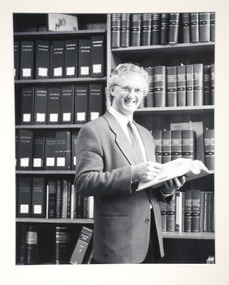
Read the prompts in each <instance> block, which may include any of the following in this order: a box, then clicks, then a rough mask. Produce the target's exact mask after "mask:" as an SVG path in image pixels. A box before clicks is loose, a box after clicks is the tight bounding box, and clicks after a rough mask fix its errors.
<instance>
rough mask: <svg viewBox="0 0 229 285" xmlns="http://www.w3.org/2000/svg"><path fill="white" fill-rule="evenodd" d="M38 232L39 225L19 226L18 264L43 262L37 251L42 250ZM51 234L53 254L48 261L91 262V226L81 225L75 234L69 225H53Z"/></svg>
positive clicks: (64, 262)
mask: <svg viewBox="0 0 229 285" xmlns="http://www.w3.org/2000/svg"><path fill="white" fill-rule="evenodd" d="M40 232H41V230H40V226H39V225H36V224H32V225H26V224H22V225H21V226H20V233H19V238H20V244H19V250H18V255H17V263H18V264H24V265H34V264H40V263H42V262H43V260H41V258H40V256H39V251H40V250H42V249H41V247H42V237H41V235H40ZM52 235H53V236H52V237H51V239H52V240H53V242H52V243H51V244H50V246H51V247H52V249H51V252H52V253H53V256H52V257H51V260H50V262H52V263H53V264H69V263H70V264H89V263H90V262H91V259H92V236H93V230H92V229H91V228H89V227H86V226H83V227H82V228H81V231H80V233H79V234H78V235H77V234H75V233H74V232H72V230H71V228H70V226H66V225H64V226H55V229H54V231H52ZM49 238H50V237H49ZM46 242H47V241H46ZM46 242H45V244H46ZM46 250H47V249H46Z"/></svg>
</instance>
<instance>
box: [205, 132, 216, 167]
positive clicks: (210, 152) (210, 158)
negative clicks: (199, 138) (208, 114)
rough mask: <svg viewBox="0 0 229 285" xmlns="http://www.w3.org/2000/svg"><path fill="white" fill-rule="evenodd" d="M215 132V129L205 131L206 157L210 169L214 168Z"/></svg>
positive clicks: (206, 163)
mask: <svg viewBox="0 0 229 285" xmlns="http://www.w3.org/2000/svg"><path fill="white" fill-rule="evenodd" d="M214 149H215V134H214V129H206V130H205V131H204V159H205V165H206V167H207V168H208V169H209V170H214V158H215V150H214Z"/></svg>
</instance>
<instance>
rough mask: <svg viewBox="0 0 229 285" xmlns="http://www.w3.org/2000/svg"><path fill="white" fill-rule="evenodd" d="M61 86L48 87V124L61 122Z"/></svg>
mask: <svg viewBox="0 0 229 285" xmlns="http://www.w3.org/2000/svg"><path fill="white" fill-rule="evenodd" d="M60 92H61V88H60V87H49V88H48V98H47V99H48V102H47V103H48V106H47V108H48V110H47V113H48V118H47V123H48V124H59V123H60V95H61V93H60Z"/></svg>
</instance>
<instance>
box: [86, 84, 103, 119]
mask: <svg viewBox="0 0 229 285" xmlns="http://www.w3.org/2000/svg"><path fill="white" fill-rule="evenodd" d="M102 99H103V86H102V84H89V102H88V106H89V107H88V110H89V111H88V115H89V118H88V119H89V121H90V120H95V119H97V118H98V117H100V116H101V115H102V103H103V100H102Z"/></svg>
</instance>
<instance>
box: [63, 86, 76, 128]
mask: <svg viewBox="0 0 229 285" xmlns="http://www.w3.org/2000/svg"><path fill="white" fill-rule="evenodd" d="M60 94H61V96H60V123H61V124H73V119H74V85H72V84H70V85H63V86H62V87H61V93H60Z"/></svg>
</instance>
